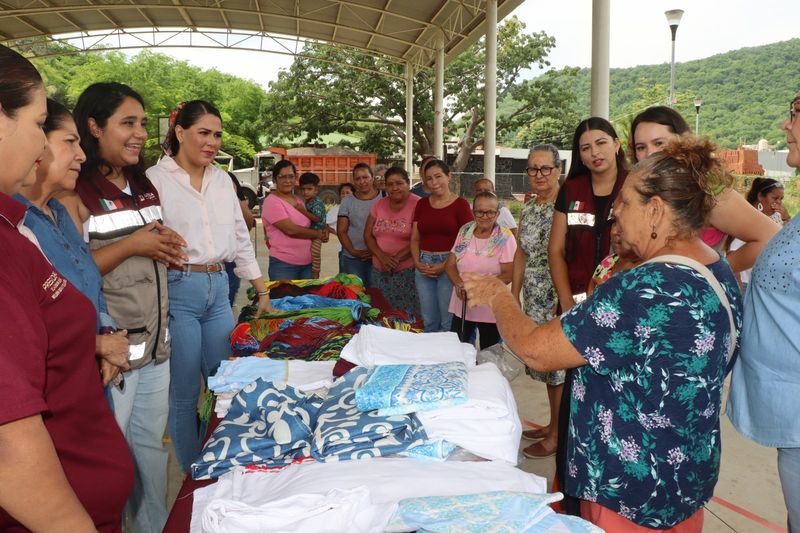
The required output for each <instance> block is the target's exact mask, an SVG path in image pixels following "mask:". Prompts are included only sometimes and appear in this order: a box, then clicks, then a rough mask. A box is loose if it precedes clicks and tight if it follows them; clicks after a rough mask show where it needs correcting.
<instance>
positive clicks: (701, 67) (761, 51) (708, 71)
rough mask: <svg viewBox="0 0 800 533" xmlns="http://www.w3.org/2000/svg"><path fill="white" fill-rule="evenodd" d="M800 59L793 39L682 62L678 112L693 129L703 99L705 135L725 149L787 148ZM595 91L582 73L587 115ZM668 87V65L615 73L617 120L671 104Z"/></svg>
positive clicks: (581, 101)
mask: <svg viewBox="0 0 800 533" xmlns="http://www.w3.org/2000/svg"><path fill="white" fill-rule="evenodd" d="M798 57H800V39H792V40H790V41H783V42H779V43H774V44H769V45H764V46H758V47H754V48H742V49H740V50H735V51H732V52H726V53H724V54H719V55H715V56H712V57H708V58H705V59H699V60H696V61H688V62H686V63H678V64H677V65H676V67H675V72H676V74H675V78H676V82H675V86H676V93H677V95H678V97H679V99H678V104H677V107H678V108H679V109H680V111H681V112H682V113H683V115H684V116H685V117H686V119H687V120H688V121H689V124H691V125H692V126H694V118H695V111H694V106H693V105H692V99H693V97H694V96H699V97H700V98H702V100H703V105H702V107H701V109H700V130H701V133H702V134H704V135H708V136H710V137H711V138H712V139H714V140H716V141H717V142H718V143H719V144H720V145H721V147H723V148H735V147H736V146H737V145H739V144H741V143H747V144H753V143H755V142H757V141H758V140H759V139H761V138H765V139H767V140H768V141H769V142H770V144H774V145H777V146H778V147H785V145H786V141H785V136H784V134H783V132H782V131H781V129H780V125H781V122H783V120H784V119H785V118H786V115H787V114H788V108H789V101H790V100H791V97H792V96H793V95H794V94H795V93H796V92H797V90H798V89H800V76H798V67H797V58H798ZM590 87H591V76H590V71H589V69H581V70H580V72H579V73H578V79H577V80H576V84H575V92H576V95H577V97H578V109H579V110H580V112H581V115H582V116H587V115H588V114H589V110H590ZM668 87H669V64H668V63H664V64H661V65H643V66H638V67H632V68H624V69H611V98H610V100H611V101H610V106H611V109H610V112H611V113H610V114H611V118H612V120H614V121H615V122H617V121H618V122H620V123H624V122H626V119H627V121H629V120H630V119H631V118H632V116H628V115H632V114H633V113H636V112H637V111H639V110H641V108H643V107H646V106H647V105H653V104H657V103H662V102H666V100H667V91H668ZM662 95H663V96H662ZM648 100H652V101H648ZM658 100H661V101H660V102H659V101H658Z"/></svg>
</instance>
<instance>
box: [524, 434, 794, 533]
mask: <svg viewBox="0 0 800 533" xmlns="http://www.w3.org/2000/svg"><path fill="white" fill-rule="evenodd" d="M522 423H523V424H524V425H526V426H530V427H532V428H536V429H541V428H542V427H544V426H541V425H539V424H537V423H536V422H531V421H530V420H525V419H523V420H522ZM711 501H712V502H714V503H716V504H719V505H721V506H723V507H726V508H727V509H729V510H731V511H733V512H734V513H738V514H740V515H742V516H743V517H745V518H747V519H748V520H752V521H753V522H755V523H756V524H759V525H762V526H764V527H765V528H767V529H770V530H772V531H775V532H777V533H788V531H787V530H786V528H785V527H783V526H779V525H778V524H776V523H774V522H770V521H769V520H767V519H766V518H764V517H762V516H759V515H757V514H755V513H752V512H750V511H748V510H747V509H744V508H743V507H739V506H738V505H736V504H734V503H731V502H729V501H728V500H724V499H722V498H720V497H719V496H712V497H711Z"/></svg>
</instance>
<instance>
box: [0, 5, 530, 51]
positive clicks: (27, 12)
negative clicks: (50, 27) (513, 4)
mask: <svg viewBox="0 0 800 533" xmlns="http://www.w3.org/2000/svg"><path fill="white" fill-rule="evenodd" d="M520 1H521V0H520ZM130 2H131V4H133V2H134V0H130ZM131 7H135V8H136V9H137V10H139V12H141V10H142V9H145V8H146V9H149V10H153V11H161V10H168V9H176V6H174V5H162V4H149V3H148V4H144V3H142V2H137V3H136V4H134V5H133V6H131V5H127V4H114V5H110V4H107V5H105V6H104V7H103V9H106V10H108V11H110V12H113V11H117V10H123V9H130V8H131ZM96 9H97V6H89V5H71V6H64V7H62V8H61V11H62V12H63V13H81V12H84V11H93V10H96ZM192 10H194V11H210V12H218V11H225V12H228V13H236V14H240V15H246V16H257V15H258V13H256V12H255V11H253V10H252V9H237V8H214V7H206V6H193V7H192ZM49 12H50V11H48V10H47V9H44V8H28V9H19V10H13V11H5V12H3V11H0V20H2V19H4V18H10V17H20V16H32V15H38V14H47V13H49ZM142 15H143V16H144V17H145V19H146V20H147V21H148V23H149V25H150V26H151V27H158V25H157V24H156V23H154V22H153V21H152V20H151V19H150V18H149V17H147V16H146V15H144V13H142ZM270 16H272V17H273V18H281V19H286V20H290V21H292V22H296V23H297V24H300V23H301V22H303V21H304V20H305V19H303V18H302V17H301V16H296V15H279V14H272V15H270ZM311 22H313V23H314V24H319V25H321V26H327V27H329V28H331V29H334V28H337V27H338V28H340V29H342V30H344V31H347V32H351V33H359V34H363V35H366V36H372V35H375V31H374V30H372V31H371V30H365V29H363V28H356V27H352V26H344V25H338V24H335V23H332V22H326V21H321V20H314V21H311ZM31 27H32V28H34V29H35V30H36V31H37V32H38V33H40V34H42V35H48V32H47V31H45V30H44V29H43V28H38V27H34V26H33V25H31ZM225 29H231V28H225ZM299 35H301V36H302V33H300V34H299ZM379 37H381V38H384V39H386V40H389V41H393V42H395V43H397V44H400V45H403V46H409V45H410V46H411V47H413V48H418V49H422V50H425V51H427V52H431V53H432V52H433V51H434V49H433V48H432V47H431V46H430V45H428V46H425V45H422V44H418V43H409V42H408V41H406V40H403V39H398V38H396V37H392V36H390V35H384V34H381V35H379Z"/></svg>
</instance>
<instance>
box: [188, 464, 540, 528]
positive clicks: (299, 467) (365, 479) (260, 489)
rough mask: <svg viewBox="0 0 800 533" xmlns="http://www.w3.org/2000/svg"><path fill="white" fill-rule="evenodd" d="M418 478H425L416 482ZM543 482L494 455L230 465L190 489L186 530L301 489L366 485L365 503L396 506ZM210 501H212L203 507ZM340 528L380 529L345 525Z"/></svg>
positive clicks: (318, 491)
mask: <svg viewBox="0 0 800 533" xmlns="http://www.w3.org/2000/svg"><path fill="white" fill-rule="evenodd" d="M420 480H424V481H425V482H424V483H420ZM546 482H547V480H546V479H545V478H542V477H539V476H537V475H535V474H530V473H527V472H523V471H522V470H519V469H517V468H515V467H512V466H510V465H508V464H505V463H501V462H495V461H486V462H438V463H431V462H423V461H415V460H413V459H405V458H374V459H363V460H360V461H348V462H345V463H339V462H334V463H315V462H311V463H303V464H293V465H290V466H288V467H286V468H284V469H282V470H280V471H276V472H252V473H245V472H244V470H242V469H235V470H234V471H232V472H229V473H228V474H225V475H224V476H222V477H220V478H219V480H218V481H217V483H215V484H213V485H210V486H208V487H204V488H201V489H198V490H196V491H195V492H194V507H193V510H192V525H191V531H193V532H200V531H205V532H209V533H210V532H212V531H213V532H218V531H233V529H224V528H223V527H219V528H216V529H215V528H210V529H204V528H203V523H204V521H207V522H206V523H209V524H220V525H221V526H224V525H225V520H227V519H229V518H231V515H232V514H233V513H230V512H226V510H225V508H226V506H227V509H229V510H230V509H231V508H233V507H235V508H236V509H237V510H241V509H242V508H243V507H244V508H246V509H247V513H248V514H249V515H250V516H252V515H255V514H258V513H259V512H260V509H261V507H262V506H264V505H270V504H273V505H274V502H276V501H278V500H280V501H287V499H293V501H294V502H296V503H300V502H302V501H303V500H304V498H305V497H307V495H312V494H313V495H326V494H328V493H329V492H330V491H331V490H334V489H338V490H341V491H351V490H354V489H357V488H359V487H363V488H366V489H367V490H368V491H369V494H370V501H371V505H373V506H375V505H381V504H394V505H395V507H396V506H397V504H398V503H399V502H401V501H402V500H404V499H406V498H415V497H428V496H459V495H468V494H480V493H484V492H489V491H515V492H525V493H544V492H545V490H546ZM212 502H214V503H215V507H214V508H212V509H210V510H209V505H210V504H211V503H212ZM330 503H331V504H332V505H333V504H334V502H330ZM373 510H374V511H377V509H374V508H373ZM207 512H208V515H207ZM303 513H305V511H304V510H298V512H297V514H296V516H297V518H298V519H300V518H302V517H303V516H304V514H303ZM383 517H384V519H385V520H386V523H388V521H389V519H390V518H391V513H384V515H383ZM345 530H346V531H353V532H355V531H375V530H377V531H382V530H383V529H382V528H378V529H374V530H369V529H356V528H354V527H351V528H345ZM484 530H485V529H484ZM238 531H244V530H238ZM295 531H300V529H295ZM314 531H323V530H317V529H314ZM324 531H334V529H327V530H324Z"/></svg>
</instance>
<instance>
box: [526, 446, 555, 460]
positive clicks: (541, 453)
mask: <svg viewBox="0 0 800 533" xmlns="http://www.w3.org/2000/svg"><path fill="white" fill-rule="evenodd" d="M555 454H556V446H553V449H552V450H549V449H547V448H545V447H544V446H543V445H542V443H541V442H534V443H533V444H531V445H530V446H528V447H527V448H524V449H523V450H522V455H524V456H525V457H526V458H528V459H544V458H545V457H552V456H554V455H555Z"/></svg>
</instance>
